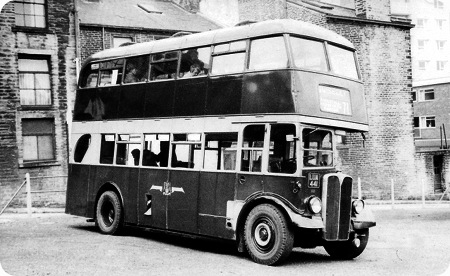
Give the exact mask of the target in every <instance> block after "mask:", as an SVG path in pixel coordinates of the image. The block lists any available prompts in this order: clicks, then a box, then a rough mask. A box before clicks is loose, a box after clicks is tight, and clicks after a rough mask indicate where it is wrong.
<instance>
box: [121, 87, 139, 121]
mask: <svg viewBox="0 0 450 276" xmlns="http://www.w3.org/2000/svg"><path fill="white" fill-rule="evenodd" d="M145 88H146V85H145V84H136V85H134V86H133V90H132V91H130V88H129V87H127V86H126V85H124V86H121V87H120V105H119V111H118V112H119V115H118V116H119V118H142V117H143V116H144V101H143V99H144V95H145Z"/></svg>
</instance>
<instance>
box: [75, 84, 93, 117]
mask: <svg viewBox="0 0 450 276" xmlns="http://www.w3.org/2000/svg"><path fill="white" fill-rule="evenodd" d="M96 90H97V89H95V88H91V89H82V90H77V95H76V101H75V107H74V110H73V120H74V121H87V120H92V119H93V115H94V114H92V113H93V112H89V108H88V105H89V102H90V103H91V105H92V101H93V99H95V95H96Z"/></svg>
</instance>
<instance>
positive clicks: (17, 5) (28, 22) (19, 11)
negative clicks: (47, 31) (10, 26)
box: [14, 0, 46, 28]
mask: <svg viewBox="0 0 450 276" xmlns="http://www.w3.org/2000/svg"><path fill="white" fill-rule="evenodd" d="M14 12H15V15H16V26H21V27H32V28H45V27H46V12H45V0H19V1H15V2H14Z"/></svg>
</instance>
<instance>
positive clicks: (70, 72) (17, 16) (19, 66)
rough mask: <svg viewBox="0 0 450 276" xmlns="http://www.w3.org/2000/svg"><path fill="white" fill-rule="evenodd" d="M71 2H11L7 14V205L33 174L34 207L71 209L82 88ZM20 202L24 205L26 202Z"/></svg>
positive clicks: (1, 163) (2, 58)
mask: <svg viewBox="0 0 450 276" xmlns="http://www.w3.org/2000/svg"><path fill="white" fill-rule="evenodd" d="M73 11H74V10H73V3H72V1H71V0H64V1H61V0H58V1H56V0H46V1H44V0H29V1H21V0H19V1H13V2H8V3H6V4H5V5H4V6H3V7H2V10H1V13H0V37H1V39H0V53H1V55H0V155H1V156H2V158H1V159H0V205H1V206H4V205H5V203H6V202H7V201H8V200H9V199H10V198H11V196H12V195H13V194H14V192H15V191H16V190H17V188H19V187H20V185H21V183H22V182H23V181H24V177H25V174H26V173H29V174H30V176H31V189H32V191H33V204H34V205H38V206H45V205H63V204H64V197H65V187H66V179H67V149H68V144H67V126H66V122H67V115H66V110H67V95H68V93H69V92H70V91H73V89H74V84H75V76H76V74H75V63H74V60H75V44H74V42H75V32H74V13H73ZM17 202H23V200H20V197H19V199H18V200H17Z"/></svg>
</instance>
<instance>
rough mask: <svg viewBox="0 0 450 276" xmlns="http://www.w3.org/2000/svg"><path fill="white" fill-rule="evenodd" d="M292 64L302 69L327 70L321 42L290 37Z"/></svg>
mask: <svg viewBox="0 0 450 276" xmlns="http://www.w3.org/2000/svg"><path fill="white" fill-rule="evenodd" d="M291 46H292V54H293V56H294V65H295V66H296V67H298V68H302V69H310V70H317V71H328V65H327V59H326V56H325V48H324V45H323V43H322V42H320V41H314V40H308V39H304V38H298V37H291Z"/></svg>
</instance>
